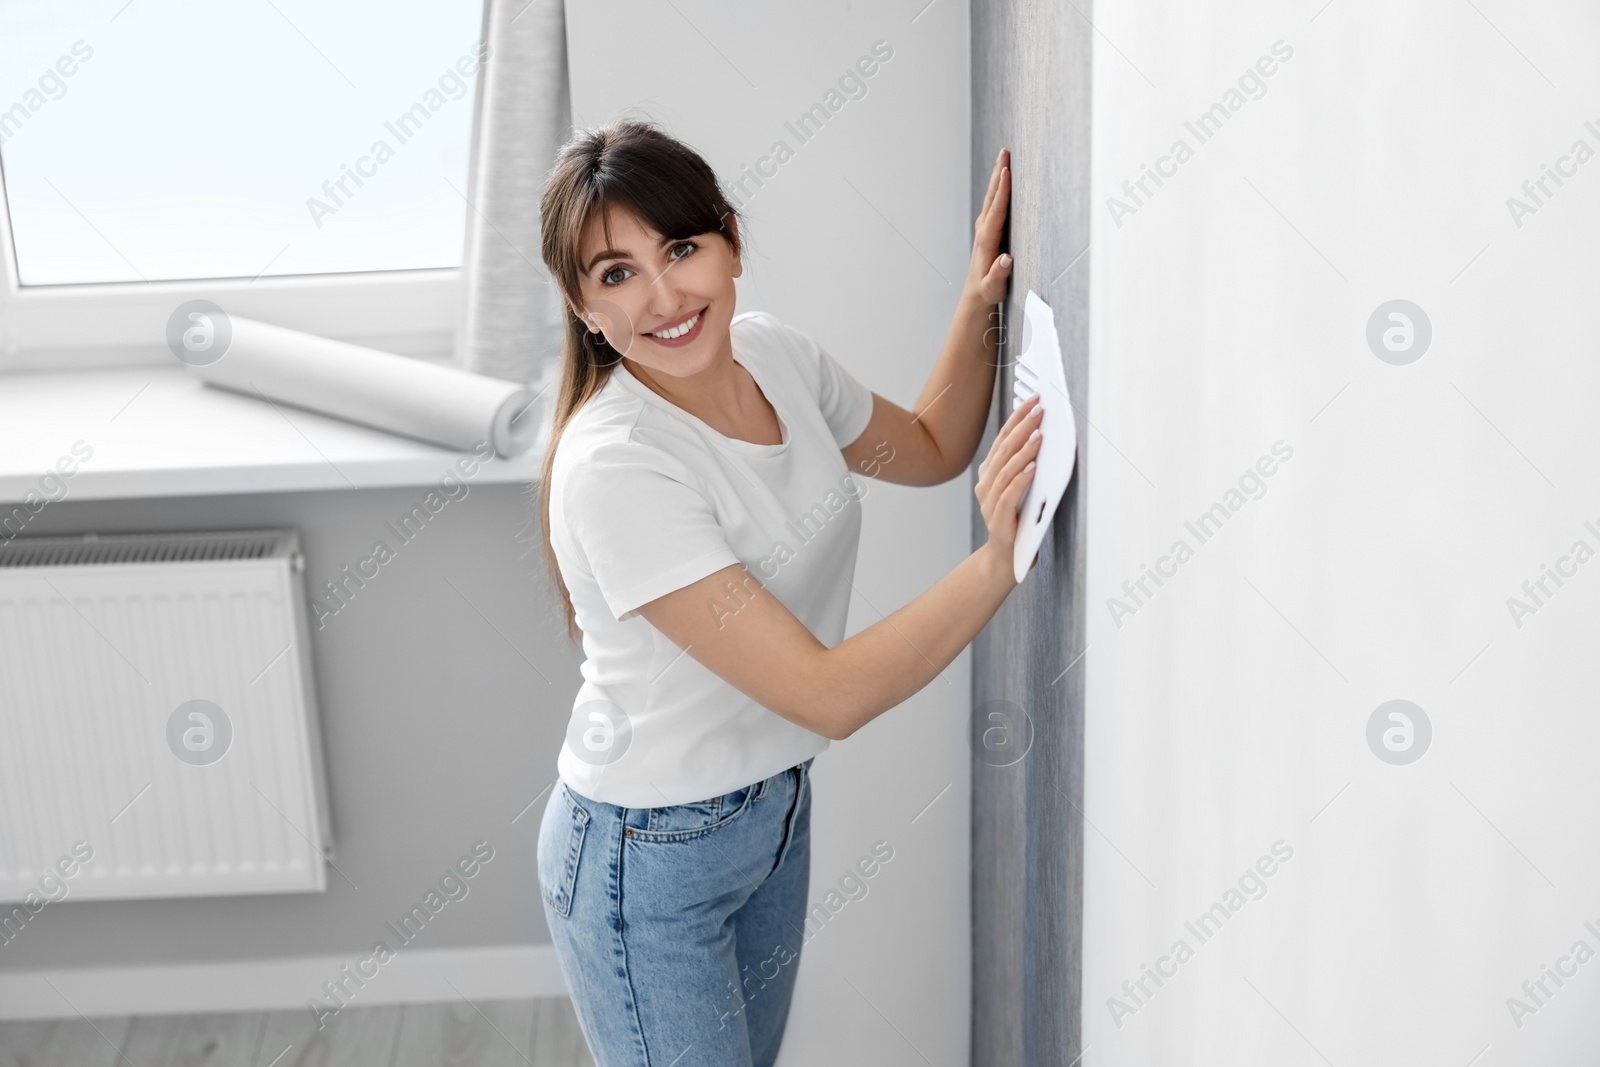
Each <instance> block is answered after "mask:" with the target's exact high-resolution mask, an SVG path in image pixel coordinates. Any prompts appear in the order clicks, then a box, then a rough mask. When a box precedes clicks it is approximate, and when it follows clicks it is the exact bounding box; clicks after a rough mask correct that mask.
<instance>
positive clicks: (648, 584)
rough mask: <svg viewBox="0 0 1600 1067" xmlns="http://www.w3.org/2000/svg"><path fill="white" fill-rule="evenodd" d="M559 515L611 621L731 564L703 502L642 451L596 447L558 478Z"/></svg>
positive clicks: (665, 464) (733, 558) (689, 484)
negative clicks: (560, 488)
mask: <svg viewBox="0 0 1600 1067" xmlns="http://www.w3.org/2000/svg"><path fill="white" fill-rule="evenodd" d="M565 482H566V484H565V486H564V489H563V503H562V514H563V517H564V519H565V522H566V524H567V529H568V532H569V533H570V534H571V535H572V538H573V540H574V541H576V542H577V544H578V546H579V548H580V549H581V550H582V552H583V555H584V557H585V558H586V559H587V561H588V564H589V569H590V572H591V573H592V574H593V576H594V580H595V584H596V585H598V586H599V587H600V595H601V596H602V597H604V598H605V602H606V605H607V606H608V607H609V608H610V609H611V611H612V614H613V615H615V616H616V618H617V619H618V621H626V620H628V619H630V618H633V617H634V616H635V615H636V614H638V612H637V610H636V609H637V608H638V607H639V605H640V604H648V603H649V602H650V601H652V600H655V599H656V598H657V597H660V596H664V595H666V594H667V593H670V592H672V591H673V590H674V589H681V588H683V587H684V586H686V585H689V584H691V583H693V582H695V581H698V580H699V579H701V578H704V577H705V576H706V575H708V574H712V573H715V572H716V571H719V570H721V569H722V568H724V567H727V566H729V565H731V564H734V563H739V562H740V559H739V557H738V556H737V555H735V554H734V551H733V548H732V547H731V546H730V545H729V544H728V539H727V536H726V535H725V534H724V533H723V530H722V527H721V526H719V525H718V524H717V519H716V513H715V510H714V509H713V507H712V504H711V501H710V500H708V499H707V498H706V496H705V495H704V494H703V492H702V491H701V490H700V489H699V488H698V487H697V486H696V485H695V484H694V479H693V476H692V475H690V474H689V472H688V470H687V468H685V467H684V466H683V465H682V464H681V463H680V462H678V461H677V460H675V459H673V458H672V457H671V456H670V455H668V454H667V453H665V452H663V451H661V450H660V449H658V448H654V447H652V446H650V445H645V444H639V443H636V442H628V443H626V444H616V445H604V446H601V447H600V448H597V449H595V450H594V451H593V452H591V453H590V454H589V455H588V456H585V457H584V458H583V459H582V460H581V461H580V462H578V463H576V464H574V465H573V467H572V468H571V469H570V470H568V471H567V472H566V478H565Z"/></svg>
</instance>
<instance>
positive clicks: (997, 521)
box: [973, 394, 1044, 573]
mask: <svg viewBox="0 0 1600 1067" xmlns="http://www.w3.org/2000/svg"><path fill="white" fill-rule="evenodd" d="M1043 414H1044V407H1043V405H1042V404H1041V403H1040V402H1039V397H1038V395H1037V394H1035V395H1034V396H1032V397H1031V398H1029V399H1028V401H1027V402H1026V403H1024V404H1023V405H1021V406H1020V407H1018V408H1017V410H1015V411H1013V412H1012V413H1011V417H1010V418H1009V419H1007V420H1006V421H1005V425H1003V426H1001V427H1000V432H999V433H997V434H995V436H994V444H992V445H990V446H989V455H988V457H987V458H985V459H984V461H983V462H982V463H980V464H979V465H978V485H977V488H975V489H974V490H973V492H974V494H976V496H977V498H978V507H979V508H980V509H981V510H982V512H983V521H984V524H985V525H986V526H988V527H989V540H988V541H987V542H985V544H984V546H983V548H982V549H980V551H985V552H991V553H993V554H995V555H996V556H997V557H999V559H1000V561H1001V562H1003V563H1004V564H1005V569H1006V572H1007V573H1011V570H1012V563H1011V558H1012V555H1013V553H1014V551H1015V546H1016V543H1017V525H1018V514H1017V510H1018V509H1019V508H1020V507H1021V506H1022V495H1023V494H1024V493H1026V492H1027V491H1028V486H1029V485H1030V484H1032V482H1033V477H1034V475H1035V474H1036V473H1037V472H1038V469H1039V468H1038V467H1037V466H1035V460H1036V459H1037V457H1038V455H1039V445H1040V443H1041V441H1043V436H1042V435H1041V434H1040V432H1039V419H1040V417H1041V416H1042V415H1043Z"/></svg>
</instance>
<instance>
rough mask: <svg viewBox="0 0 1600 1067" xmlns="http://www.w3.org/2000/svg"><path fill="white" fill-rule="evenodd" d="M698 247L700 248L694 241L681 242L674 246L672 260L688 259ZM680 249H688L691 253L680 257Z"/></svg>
mask: <svg viewBox="0 0 1600 1067" xmlns="http://www.w3.org/2000/svg"><path fill="white" fill-rule="evenodd" d="M696 247H698V246H697V245H696V244H695V243H694V242H693V241H679V242H678V243H677V244H675V245H673V246H672V251H673V256H672V258H673V259H686V258H688V256H689V253H690V252H693V251H694V250H695V248H696ZM680 248H687V249H688V250H689V251H688V252H685V253H684V254H683V255H681V256H680V255H678V254H677V252H678V249H680Z"/></svg>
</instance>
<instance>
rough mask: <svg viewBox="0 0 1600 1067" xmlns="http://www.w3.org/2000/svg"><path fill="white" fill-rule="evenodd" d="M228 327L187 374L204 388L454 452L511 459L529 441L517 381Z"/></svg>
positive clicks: (522, 389)
mask: <svg viewBox="0 0 1600 1067" xmlns="http://www.w3.org/2000/svg"><path fill="white" fill-rule="evenodd" d="M229 323H230V325H231V330H232V337H231V338H230V339H229V341H228V343H227V347H226V348H225V349H224V350H223V353H222V355H221V356H220V357H218V358H216V359H215V360H213V361H212V362H209V363H205V364H198V363H190V365H189V366H190V370H192V371H193V372H194V373H195V374H196V375H197V376H198V377H200V378H201V379H202V380H204V381H205V383H206V384H207V385H213V386H217V387H219V388H223V389H230V390H233V391H235V392H239V393H244V394H245V395H247V396H253V397H256V398H258V399H267V400H272V401H278V402H282V403H285V404H293V405H294V406H296V407H302V408H308V409H309V410H311V411H317V412H321V413H323V414H325V415H333V416H335V417H337V418H341V419H346V420H348V421H350V422H358V423H361V424H362V425H365V426H372V427H375V428H377V429H380V430H387V431H389V432H390V433H396V434H401V435H403V436H405V437H415V438H419V439H421V440H423V441H431V442H433V443H435V444H439V445H445V446H448V447H450V448H456V449H460V450H461V451H463V452H470V451H472V450H474V448H476V447H477V446H479V445H480V444H481V443H483V442H488V443H489V444H490V445H492V446H493V447H494V450H495V452H496V453H498V454H499V455H501V456H513V455H516V454H517V453H520V452H523V451H526V450H527V448H528V447H529V446H530V445H531V444H533V442H534V439H535V438H536V437H537V436H538V430H539V426H538V416H537V413H536V412H534V411H533V410H532V404H533V401H534V399H535V398H534V395H533V391H532V390H530V389H528V388H527V387H526V386H523V385H521V384H519V383H517V382H507V381H501V380H500V379H498V378H488V377H485V376H483V375H481V374H471V373H469V372H467V371H463V370H456V369H454V368H452V367H443V366H438V365H436V364H433V363H426V362H424V361H422V360H420V359H412V358H409V357H406V356H396V355H393V354H391V353H388V352H379V351H378V350H376V349H372V348H363V347H361V346H360V345H352V344H347V343H346V342H344V341H334V340H331V339H329V338H326V337H318V336H316V335H314V334H309V333H301V332H300V331H299V330H290V329H285V328H284V327H282V326H273V325H270V324H268V323H265V322H256V321H254V320H252V319H240V318H231V319H230V320H229Z"/></svg>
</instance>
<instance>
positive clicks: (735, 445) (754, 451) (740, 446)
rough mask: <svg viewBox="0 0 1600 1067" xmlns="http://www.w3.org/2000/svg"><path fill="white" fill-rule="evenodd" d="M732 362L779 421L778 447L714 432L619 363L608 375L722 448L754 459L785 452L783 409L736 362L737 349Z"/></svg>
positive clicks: (788, 437)
mask: <svg viewBox="0 0 1600 1067" xmlns="http://www.w3.org/2000/svg"><path fill="white" fill-rule="evenodd" d="M733 361H734V362H735V363H737V364H739V366H741V367H743V368H744V369H745V370H746V371H748V372H749V374H750V377H751V379H752V380H754V382H755V383H756V388H757V389H759V390H761V395H762V396H764V397H766V398H767V403H768V404H771V405H772V412H773V414H774V415H776V416H777V417H778V430H779V434H780V436H781V440H780V442H779V443H778V444H775V445H763V444H757V443H756V442H755V441H746V440H743V439H742V438H738V437H729V436H728V435H727V434H724V433H723V432H722V431H720V430H718V429H716V428H715V427H713V426H712V425H711V424H710V423H708V422H706V421H705V420H704V419H702V418H700V417H699V416H698V415H693V414H690V413H689V412H687V411H685V410H683V409H682V408H680V407H679V406H678V405H676V404H674V403H673V402H672V401H670V400H668V399H667V398H666V397H664V396H662V395H661V394H660V393H657V392H656V391H655V390H654V389H651V388H650V387H649V386H648V385H646V384H644V383H643V382H641V381H640V380H639V379H638V378H636V377H634V375H633V372H632V371H630V370H628V365H627V364H626V363H625V362H623V361H622V360H620V359H619V360H618V361H617V363H616V366H615V368H614V369H613V370H612V372H611V373H612V374H613V375H615V376H616V377H617V378H619V379H620V380H621V382H622V384H623V386H624V387H625V388H626V389H628V390H629V391H630V392H633V393H637V394H638V395H639V396H641V397H643V398H644V399H645V400H646V401H648V402H649V403H652V404H654V405H656V406H657V407H659V408H661V409H663V410H665V411H669V412H672V413H673V414H675V415H677V416H678V417H679V418H681V419H686V420H687V421H688V422H689V424H690V425H691V426H693V427H694V428H695V429H697V430H699V431H700V432H701V433H703V434H705V435H706V436H708V437H710V438H711V440H713V441H715V442H716V443H717V444H718V445H721V446H722V447H723V448H727V449H731V450H733V451H736V452H745V453H749V454H750V455H755V456H772V455H776V454H778V453H779V452H782V451H784V450H785V449H787V448H788V447H789V442H790V440H791V439H792V434H791V433H790V429H789V420H788V419H786V418H784V417H783V408H781V407H780V406H779V405H778V402H777V401H776V400H775V399H773V395H772V390H771V389H769V388H768V387H767V383H766V382H763V381H762V380H761V375H759V374H757V373H756V370H755V368H754V367H752V366H751V365H750V364H749V363H747V362H745V361H744V360H743V359H740V358H739V352H738V349H737V348H735V349H734V352H733Z"/></svg>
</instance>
